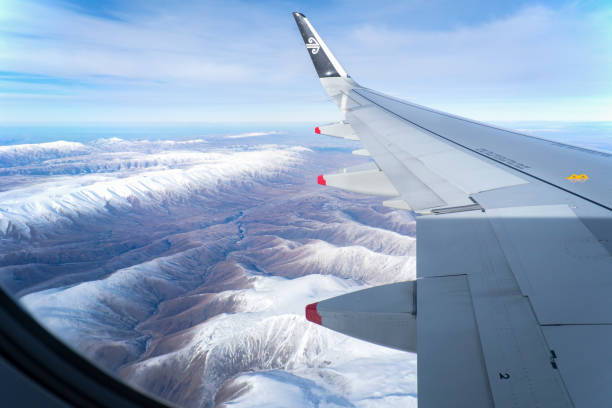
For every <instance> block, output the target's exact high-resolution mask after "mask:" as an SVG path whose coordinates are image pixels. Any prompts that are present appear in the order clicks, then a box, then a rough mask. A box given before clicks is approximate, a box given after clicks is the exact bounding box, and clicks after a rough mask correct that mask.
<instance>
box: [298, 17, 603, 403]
mask: <svg viewBox="0 0 612 408" xmlns="http://www.w3.org/2000/svg"><path fill="white" fill-rule="evenodd" d="M294 17H295V20H296V22H297V25H298V28H299V30H300V33H301V35H302V37H303V40H304V43H305V45H306V49H307V52H308V54H309V56H310V57H311V59H312V62H313V64H314V67H315V69H316V72H317V74H318V76H319V78H320V80H321V83H322V85H323V88H324V89H325V91H326V92H327V94H328V95H329V96H330V98H331V99H332V100H333V101H334V102H335V103H336V105H337V106H338V108H339V109H340V110H341V112H342V113H343V115H344V120H342V121H340V122H338V123H334V124H330V125H326V126H320V127H317V128H316V130H315V131H316V133H320V134H327V135H330V136H336V137H342V138H346V139H350V140H360V141H361V142H362V143H363V147H364V149H361V150H359V151H357V152H355V153H356V154H361V155H368V156H370V157H371V158H372V159H373V161H374V163H375V164H373V165H371V166H369V167H366V168H364V167H361V168H358V169H345V171H343V172H340V173H338V174H331V175H321V176H319V179H318V182H319V184H323V185H326V186H332V187H337V188H343V189H346V190H349V191H357V192H362V193H370V194H377V195H380V196H384V197H385V198H386V200H385V201H384V204H385V205H388V206H390V207H394V208H403V209H409V210H412V211H414V213H415V215H416V223H417V242H418V244H417V279H416V281H413V282H402V283H399V284H392V285H384V286H380V287H374V288H371V289H366V290H363V291H360V292H355V293H350V294H347V295H343V296H339V297H336V298H332V299H328V300H323V301H321V302H318V303H315V304H312V305H308V306H307V307H306V317H307V318H308V320H310V321H313V322H315V323H318V324H321V325H323V326H325V327H329V328H331V329H334V330H337V331H340V332H343V333H346V334H349V335H351V336H354V337H358V338H361V339H364V340H368V341H371V342H374V343H377V344H382V345H386V346H390V347H394V348H397V349H401V350H408V351H415V352H417V354H418V398H419V405H420V406H421V407H442V406H469V407H481V406H498V407H506V406H512V407H566V406H567V407H569V406H579V407H581V406H585V407H596V406H597V407H598V406H609V405H610V404H611V403H612V387H610V384H612V370H610V369H609V365H610V363H611V362H612V347H610V345H612V154H609V153H605V152H601V151H594V150H588V149H584V148H581V147H576V146H571V145H566V144H562V143H557V142H554V141H551V140H546V139H542V138H536V137H533V136H528V135H524V134H521V133H518V132H515V131H512V130H507V129H502V128H499V127H496V126H492V125H489V124H485V123H481V122H477V121H474V120H470V119H466V118H462V117H459V116H455V115H451V114H448V113H444V112H439V111H437V110H434V109H430V108H426V107H423V106H419V105H416V104H414V103H410V102H405V101H402V100H399V99H397V98H393V97H390V96H386V95H384V94H381V93H379V92H376V91H373V90H371V89H368V88H365V87H362V86H361V85H359V84H358V83H357V82H355V81H354V80H353V79H352V78H351V77H350V76H349V75H348V74H347V73H346V71H345V70H344V68H342V66H341V65H340V64H339V62H338V61H337V60H336V58H335V57H334V56H333V54H332V53H331V52H330V50H329V48H328V47H327V46H326V45H325V43H324V42H323V40H322V39H321V37H320V36H319V35H318V33H317V32H316V31H315V29H314V28H313V27H312V25H311V24H310V22H309V21H308V19H307V18H306V17H305V16H304V15H302V14H300V13H294Z"/></svg>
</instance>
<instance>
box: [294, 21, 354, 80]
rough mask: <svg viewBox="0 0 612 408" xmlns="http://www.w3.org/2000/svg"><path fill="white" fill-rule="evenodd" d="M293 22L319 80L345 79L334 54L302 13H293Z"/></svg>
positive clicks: (344, 73)
mask: <svg viewBox="0 0 612 408" xmlns="http://www.w3.org/2000/svg"><path fill="white" fill-rule="evenodd" d="M293 17H294V18H295V22H296V23H297V25H298V28H299V29H300V33H301V34H302V38H303V39H304V44H305V45H306V49H307V50H308V54H309V55H310V58H311V59H312V63H313V64H314V66H315V69H316V71H317V74H318V75H319V78H329V77H343V78H347V77H348V74H347V73H346V71H345V70H344V68H342V66H341V65H340V63H339V62H338V60H337V59H336V57H334V54H332V53H331V51H330V50H329V48H327V45H325V43H324V42H323V40H322V39H321V37H319V34H318V33H317V31H316V30H315V29H314V27H313V26H312V25H311V24H310V22H309V21H308V19H307V18H306V16H305V15H303V14H302V13H298V12H297V11H296V12H294V13H293Z"/></svg>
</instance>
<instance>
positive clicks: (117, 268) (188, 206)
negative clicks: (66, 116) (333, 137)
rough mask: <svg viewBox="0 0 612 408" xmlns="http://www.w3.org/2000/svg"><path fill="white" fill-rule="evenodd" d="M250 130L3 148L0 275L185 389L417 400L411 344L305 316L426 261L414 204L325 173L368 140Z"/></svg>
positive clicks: (113, 353)
mask: <svg viewBox="0 0 612 408" xmlns="http://www.w3.org/2000/svg"><path fill="white" fill-rule="evenodd" d="M255 133H257V132H254V133H253V134H251V135H249V136H248V137H247V136H245V135H244V134H243V135H237V136H240V137H233V138H229V137H222V138H219V139H217V140H213V141H211V140H205V139H200V138H198V139H193V140H158V141H148V140H123V139H118V138H107V139H100V140H96V141H93V142H90V143H74V144H70V143H68V142H66V143H68V144H67V145H66V144H64V142H57V143H56V144H53V143H44V144H40V145H22V146H28V147H19V146H12V147H11V148H10V149H9V148H8V147H7V148H6V149H5V150H1V149H0V155H1V154H5V155H6V156H2V157H5V158H4V159H3V160H4V161H3V162H2V167H0V190H1V191H0V236H1V238H2V239H0V245H1V249H2V251H0V282H1V283H2V284H3V285H4V286H5V287H6V288H8V289H9V290H11V291H12V292H13V293H15V294H16V295H17V296H20V297H21V301H22V302H23V304H24V305H25V306H26V307H27V308H28V310H30V311H31V312H32V313H33V314H34V316H36V317H37V318H38V319H39V320H40V321H41V322H42V323H43V324H44V325H45V326H46V327H48V328H49V329H50V330H52V331H53V332H54V333H56V334H57V335H58V336H59V337H60V338H62V339H63V340H64V341H66V342H67V343H69V344H71V345H72V346H73V347H75V348H76V349H78V350H79V351H81V352H82V353H84V354H85V355H86V356H88V357H89V358H91V359H93V360H94V361H96V362H97V363H98V364H100V365H102V366H103V367H105V368H107V369H109V370H111V371H113V372H115V373H116V374H117V375H118V376H120V377H121V378H122V379H124V380H126V381H128V382H130V383H132V384H134V385H136V386H139V387H142V388H144V389H146V390H148V391H150V392H153V393H155V394H157V395H159V396H160V397H162V398H165V399H168V400H169V401H172V402H174V403H177V404H179V405H183V406H187V407H200V406H215V405H216V406H222V405H223V404H230V403H231V406H241V407H248V406H343V407H344V406H359V407H361V406H363V407H370V406H415V405H416V356H415V355H414V354H410V353H403V352H399V351H394V350H390V349H386V348H383V347H379V346H375V345H371V344H368V343H365V342H362V341H359V340H355V339H351V338H348V337H346V336H343V335H341V334H339V333H335V332H332V331H329V330H327V329H324V328H322V327H320V326H317V325H314V324H311V323H310V322H307V321H306V320H305V319H304V316H303V311H304V305H306V304H308V303H312V302H314V301H317V300H321V299H324V298H327V297H331V296H336V295H338V294H342V293H346V292H350V291H353V290H358V289H362V288H365V287H368V286H370V285H375V284H382V283H389V282H397V281H402V280H406V279H411V278H414V273H415V239H414V221H413V219H412V217H411V215H410V213H407V212H402V211H392V210H390V209H387V208H384V207H382V206H381V205H380V202H379V200H377V199H374V198H369V197H365V196H361V195H357V194H349V193H344V192H340V191H336V190H332V189H327V188H323V187H321V186H318V185H316V184H315V183H314V180H316V175H317V174H318V173H319V172H322V171H329V170H333V169H334V168H336V167H345V166H347V165H352V164H357V163H360V162H363V160H364V159H363V158H359V157H355V156H351V155H350V153H348V151H346V152H345V151H338V150H336V149H330V150H325V149H318V150H319V151H317V152H316V153H315V152H313V151H312V150H311V149H309V148H304V147H300V146H296V145H295V144H291V143H287V144H284V145H280V144H277V145H270V144H257V140H259V139H260V137H255ZM275 134H276V133H268V134H267V135H275ZM257 135H258V136H259V134H257ZM262 137H265V135H264V136H262ZM243 138H244V140H248V141H250V142H249V143H244V142H243V141H241V140H242V139H243ZM236 141H240V143H243V144H240V145H233V144H232V143H236ZM54 143H55V142H54ZM49 145H51V146H49ZM52 146H55V147H53V148H52ZM11 149H12V150H11ZM54 149H55V150H54ZM28 152H29V153H28ZM11 155H12V156H11ZM11 157H12V158H11ZM364 372H368V376H367V378H363V375H362V374H363V373H364ZM389 373H393V375H389Z"/></svg>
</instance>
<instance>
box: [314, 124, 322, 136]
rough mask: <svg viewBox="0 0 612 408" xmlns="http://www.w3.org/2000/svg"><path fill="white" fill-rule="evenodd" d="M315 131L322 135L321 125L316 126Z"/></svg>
mask: <svg viewBox="0 0 612 408" xmlns="http://www.w3.org/2000/svg"><path fill="white" fill-rule="evenodd" d="M315 133H316V134H317V135H320V134H321V129H319V127H318V126H317V127H316V128H315Z"/></svg>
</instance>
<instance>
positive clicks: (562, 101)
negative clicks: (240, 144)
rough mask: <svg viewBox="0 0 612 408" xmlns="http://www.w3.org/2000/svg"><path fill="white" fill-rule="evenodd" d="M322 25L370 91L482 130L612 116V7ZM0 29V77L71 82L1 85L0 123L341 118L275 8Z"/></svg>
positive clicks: (7, 21)
mask: <svg viewBox="0 0 612 408" xmlns="http://www.w3.org/2000/svg"><path fill="white" fill-rule="evenodd" d="M126 7H127V6H126ZM330 7H331V6H330ZM357 7H359V6H357ZM411 7H413V8H414V7H421V6H418V5H412V6H411ZM135 8H137V9H138V10H135ZM409 11H410V10H409V9H408V10H403V9H402V10H400V11H399V12H406V13H407V12H409ZM319 20H320V19H317V18H316V16H315V18H313V23H314V24H315V26H317V27H319V28H320V31H321V33H322V34H323V36H324V37H325V38H326V39H328V43H329V44H330V45H331V46H332V49H334V51H335V52H336V54H337V56H338V57H339V59H340V61H341V62H342V63H343V65H344V66H345V68H347V70H348V71H349V73H351V75H352V76H353V77H354V78H356V79H357V80H358V81H360V82H362V83H363V84H364V85H366V86H369V87H372V88H374V89H378V90H380V91H384V92H388V93H391V94H394V95H396V96H400V97H404V98H407V99H411V100H414V101H416V102H418V103H422V104H425V105H430V106H432V107H435V108H439V109H443V110H450V111H453V112H454V113H459V114H462V115H466V116H472V117H475V118H477V119H481V120H521V119H534V120H537V119H548V120H555V119H556V120H559V119H563V120H591V119H598V120H606V119H608V120H609V119H612V112H611V111H610V109H609V108H607V109H606V108H605V106H612V98H611V97H610V94H611V92H612V81H610V74H609V73H610V72H612V56H611V54H610V52H609V41H610V38H611V37H612V9H611V8H608V9H606V8H600V9H597V10H595V11H585V10H584V9H581V8H580V7H578V6H574V5H572V4H570V5H567V6H564V7H561V8H549V7H543V6H536V7H527V8H523V9H521V10H519V11H518V12H516V13H514V14H512V15H509V16H505V17H499V18H495V19H491V20H488V21H487V22H482V21H481V22H480V23H476V24H472V25H469V26H467V25H465V26H458V27H455V28H450V29H449V28H448V26H446V27H447V28H436V29H435V30H434V29H430V30H423V29H411V28H410V27H401V26H399V25H398V24H394V25H382V23H380V21H384V18H383V17H381V16H378V17H377V18H376V19H375V20H372V21H374V23H369V24H366V25H363V24H361V23H355V22H354V20H350V19H347V20H346V21H341V22H340V23H339V24H330V23H329V18H327V19H323V20H324V21H323V22H321V24H322V25H319V24H318V21H319ZM363 20H364V19H363V18H361V19H360V21H363ZM326 21H327V24H326V23H325V22H326ZM355 24H360V25H358V26H356V25H355ZM0 25H2V27H3V31H4V33H5V34H0V64H1V65H2V67H3V70H5V71H15V72H25V73H32V74H39V75H46V76H50V77H59V78H64V79H68V80H69V81H73V82H74V83H71V84H65V83H59V84H58V83H54V82H53V80H50V81H49V82H45V81H41V82H40V83H34V84H33V83H28V84H25V83H24V85H23V86H22V87H20V86H19V85H9V84H8V83H7V82H6V81H5V82H2V83H0V86H2V87H4V88H5V90H6V91H5V92H4V93H3V98H2V99H0V111H2V113H0V120H1V121H12V122H15V121H32V120H34V121H50V120H53V121H55V120H60V121H74V118H75V117H78V118H79V119H80V120H84V121H92V120H93V121H96V120H98V121H108V120H111V121H129V120H134V121H148V120H153V121H160V120H161V121H164V120H166V121H224V120H231V121H234V120H247V121H253V120H255V121H279V120H282V121H296V120H301V121H311V120H334V119H336V116H337V113H336V111H335V108H334V107H333V106H332V105H331V104H324V103H323V101H324V100H325V97H324V95H323V92H322V90H321V88H320V86H319V84H318V81H317V80H316V77H315V75H314V71H313V69H312V67H311V66H310V65H311V64H310V62H309V60H308V58H307V56H306V53H305V52H304V50H303V49H302V47H301V46H300V42H301V40H300V38H299V35H298V33H297V30H296V28H295V26H294V23H293V21H292V19H291V17H290V15H289V13H288V12H282V13H281V12H280V11H279V10H277V9H275V8H273V7H266V6H263V5H253V4H251V3H238V2H229V3H224V4H223V5H219V4H214V3H213V4H210V3H204V4H202V3H198V2H190V1H187V2H181V3H177V4H175V5H173V7H167V6H163V5H158V4H153V5H151V4H149V3H138V6H137V7H133V9H132V10H125V11H123V14H121V15H118V18H117V19H115V20H113V19H106V18H100V17H95V16H91V15H87V14H83V13H80V12H77V11H76V10H75V9H69V8H62V7H58V6H50V5H42V4H40V3H37V2H31V1H25V2H22V1H20V2H16V1H9V2H8V3H7V5H6V6H5V9H4V10H3V13H2V15H0ZM421 26H422V25H421ZM6 33H13V34H10V35H9V34H6ZM330 33H331V34H330ZM37 91H38V92H37ZM30 93H31V94H32V96H30V97H29V96H28V95H29V94H30ZM49 95H51V96H49ZM54 98H55V99H56V100H57V101H58V104H53V99H54ZM32 113H34V114H32ZM33 118H34V119H33Z"/></svg>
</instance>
